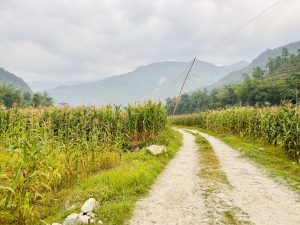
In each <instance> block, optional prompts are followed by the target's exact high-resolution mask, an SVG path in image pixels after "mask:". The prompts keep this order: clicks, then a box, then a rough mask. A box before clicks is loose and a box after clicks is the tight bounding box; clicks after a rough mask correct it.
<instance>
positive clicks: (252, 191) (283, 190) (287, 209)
mask: <svg viewBox="0 0 300 225" xmlns="http://www.w3.org/2000/svg"><path fill="white" fill-rule="evenodd" d="M194 132H197V131H194ZM198 133H199V134H200V135H201V136H203V137H204V138H206V139H207V140H208V142H209V143H210V144H211V146H212V147H213V149H214V151H215V154H216V155H217V157H218V158H219V161H220V164H221V167H222V169H223V170H224V172H225V173H226V175H227V178H228V180H229V182H230V183H231V185H232V187H233V188H232V191H231V193H230V195H231V199H233V201H234V204H235V205H236V206H238V207H239V208H241V209H242V210H243V211H244V212H246V213H247V214H248V215H249V216H250V221H251V222H252V223H253V224H256V225H277V224H278V225H285V224H286V225H296V224H298V225H299V224H300V202H299V198H298V196H296V194H294V193H293V192H292V191H290V190H289V189H288V188H287V187H285V186H284V185H282V184H279V183H278V182H276V181H274V180H273V179H272V178H271V177H270V176H269V175H268V174H266V173H265V172H263V171H262V170H261V169H259V168H258V167H256V166H255V165H254V164H252V163H251V162H249V161H248V160H246V159H244V158H242V157H241V155H240V153H239V152H238V151H236V150H234V149H232V148H231V147H229V146H228V145H226V144H225V143H223V142H221V141H220V140H218V139H217V138H215V137H212V136H210V135H208V134H206V133H201V132H198Z"/></svg>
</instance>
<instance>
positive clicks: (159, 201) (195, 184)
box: [129, 130, 206, 225]
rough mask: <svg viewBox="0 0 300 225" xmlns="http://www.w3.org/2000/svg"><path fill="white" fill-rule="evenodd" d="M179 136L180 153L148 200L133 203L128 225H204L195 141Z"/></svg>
mask: <svg viewBox="0 0 300 225" xmlns="http://www.w3.org/2000/svg"><path fill="white" fill-rule="evenodd" d="M181 132H182V134H183V145H182V147H181V149H180V150H179V152H178V153H177V155H176V157H175V158H174V159H172V160H171V162H170V163H169V164H168V166H167V167H166V169H165V170H164V172H163V173H162V174H161V175H160V176H159V178H158V179H157V181H156V183H155V184H154V185H153V187H152V190H151V191H150V195H149V197H147V198H145V199H142V200H141V201H139V202H138V203H137V206H136V209H135V212H134V217H133V218H132V219H131V220H130V221H129V223H130V224H131V225H138V224H141V225H148V224H157V225H176V224H178V225H179V224H180V225H182V224H190V225H192V224H195V225H196V224H197V225H201V224H206V223H205V221H204V215H203V214H204V211H205V210H204V203H203V199H202V196H201V193H200V191H199V190H200V188H199V182H200V179H199V176H198V172H199V164H198V159H199V158H198V152H197V151H198V150H197V145H196V143H195V137H194V136H193V135H191V134H189V133H187V132H184V131H182V130H181Z"/></svg>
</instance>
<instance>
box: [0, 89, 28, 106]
mask: <svg viewBox="0 0 300 225" xmlns="http://www.w3.org/2000/svg"><path fill="white" fill-rule="evenodd" d="M22 97H23V96H22V94H21V91H20V90H16V89H15V88H13V87H12V86H10V85H1V86H0V102H1V103H2V104H3V105H4V106H5V107H7V108H11V107H13V106H20V105H21V103H22Z"/></svg>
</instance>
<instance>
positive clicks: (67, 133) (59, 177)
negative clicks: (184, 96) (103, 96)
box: [0, 102, 166, 224]
mask: <svg viewBox="0 0 300 225" xmlns="http://www.w3.org/2000/svg"><path fill="white" fill-rule="evenodd" d="M165 126H166V112H165V108H164V107H163V106H162V105H161V104H160V103H153V102H147V103H145V104H143V105H128V107H126V108H125V109H122V108H120V107H117V106H115V107H112V106H106V107H102V108H93V107H91V108H87V107H81V108H61V109H58V108H43V109H17V108H12V109H3V110H1V111H0V172H1V176H0V183H1V186H0V197H1V198H0V204H1V205H0V207H1V208H0V223H1V222H2V223H4V224H10V223H11V224H16V223H19V224H34V223H35V222H38V221H39V219H40V218H41V217H42V212H43V210H42V208H43V207H44V206H46V205H47V204H48V201H49V196H51V193H56V192H59V191H60V190H62V189H63V188H67V187H68V186H69V185H70V184H72V182H73V181H74V180H75V179H77V178H78V177H83V176H85V177H86V176H88V175H90V174H93V173H95V172H97V171H101V170H103V169H108V168H112V167H115V166H117V165H120V164H121V162H122V160H121V159H120V156H122V153H123V151H126V149H129V148H131V146H135V145H139V144H142V143H144V142H146V141H148V140H150V139H151V138H153V137H155V136H157V135H158V134H159V133H160V132H161V131H163V130H164V129H165ZM3 220H4V222H3Z"/></svg>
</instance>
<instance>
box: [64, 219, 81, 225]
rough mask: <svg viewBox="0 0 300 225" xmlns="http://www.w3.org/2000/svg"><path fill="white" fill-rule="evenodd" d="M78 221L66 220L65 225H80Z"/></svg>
mask: <svg viewBox="0 0 300 225" xmlns="http://www.w3.org/2000/svg"><path fill="white" fill-rule="evenodd" d="M77 222H78V219H66V220H65V221H64V223H63V225H76V224H78V223H77Z"/></svg>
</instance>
